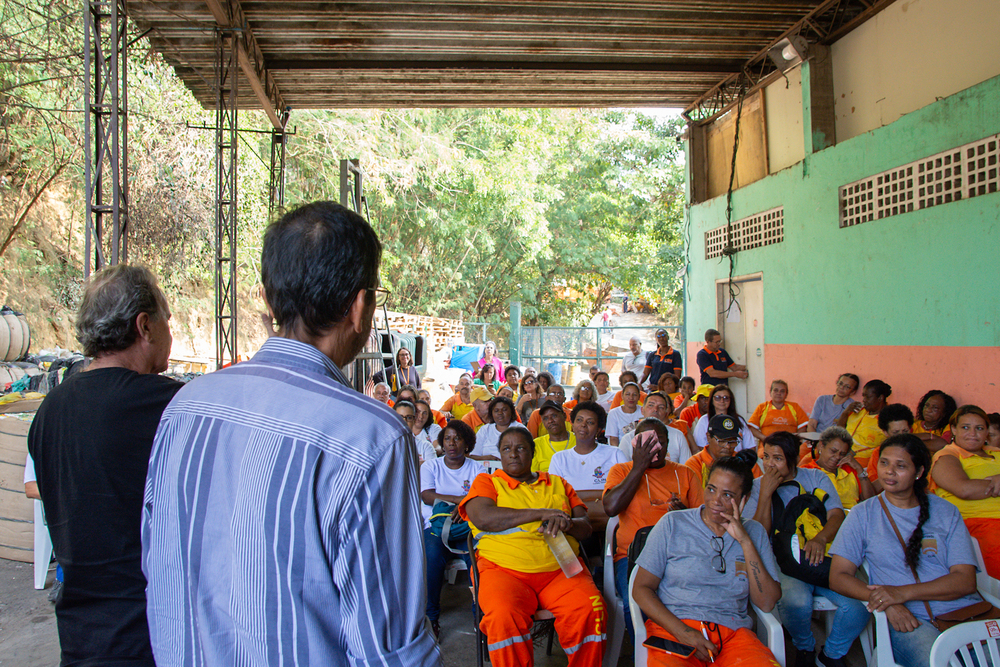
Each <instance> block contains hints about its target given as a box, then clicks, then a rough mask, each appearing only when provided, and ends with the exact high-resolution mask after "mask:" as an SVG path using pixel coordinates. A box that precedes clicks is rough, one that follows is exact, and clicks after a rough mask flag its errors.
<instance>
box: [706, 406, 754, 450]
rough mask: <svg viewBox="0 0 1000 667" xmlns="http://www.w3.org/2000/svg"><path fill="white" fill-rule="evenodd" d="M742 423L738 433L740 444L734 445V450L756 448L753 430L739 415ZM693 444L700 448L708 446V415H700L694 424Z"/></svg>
mask: <svg viewBox="0 0 1000 667" xmlns="http://www.w3.org/2000/svg"><path fill="white" fill-rule="evenodd" d="M740 421H741V422H742V423H743V431H742V433H740V444H739V445H737V446H736V451H738V452H742V451H743V450H744V449H757V438H755V437H753V431H751V430H750V427H749V426H747V422H746V420H745V419H743V417H740ZM692 433H693V434H694V444H696V445H698V446H699V447H701V448H702V449H704V448H705V447H708V415H702V416H701V417H700V418H699V419H698V421H697V422H695V424H694V430H693V431H692Z"/></svg>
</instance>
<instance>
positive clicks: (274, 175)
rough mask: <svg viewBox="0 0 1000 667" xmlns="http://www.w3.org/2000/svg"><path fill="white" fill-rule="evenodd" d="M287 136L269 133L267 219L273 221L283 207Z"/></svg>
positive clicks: (280, 132)
mask: <svg viewBox="0 0 1000 667" xmlns="http://www.w3.org/2000/svg"><path fill="white" fill-rule="evenodd" d="M282 121H283V122H285V123H287V122H288V113H287V112H286V113H285V114H284V115H283V116H282ZM287 143H288V134H287V133H286V132H285V131H284V130H272V131H271V171H270V179H269V182H268V186H267V192H268V201H267V213H268V219H270V220H273V219H274V217H275V213H276V212H278V211H280V210H281V209H283V208H284V207H285V146H286V145H287Z"/></svg>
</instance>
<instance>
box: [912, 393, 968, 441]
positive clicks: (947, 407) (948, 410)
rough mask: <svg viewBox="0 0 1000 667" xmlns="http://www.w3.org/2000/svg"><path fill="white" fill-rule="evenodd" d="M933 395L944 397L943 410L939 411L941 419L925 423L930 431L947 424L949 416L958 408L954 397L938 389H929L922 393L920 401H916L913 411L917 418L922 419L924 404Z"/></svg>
mask: <svg viewBox="0 0 1000 667" xmlns="http://www.w3.org/2000/svg"><path fill="white" fill-rule="evenodd" d="M935 396H940V397H941V398H943V399H944V411H943V412H942V413H941V419H939V420H938V422H937V423H936V424H927V427H928V428H930V429H931V430H932V431H933V430H936V429H939V428H943V427H945V426H947V425H948V422H950V421H951V416H952V415H953V414H955V410H957V409H958V404H957V403H955V399H954V398H952V397H951V396H949V395H948V394H946V393H944V392H943V391H941V390H940V389H931V390H930V391H929V392H927V393H926V394H924V395H923V396H922V397H921V398H920V402H919V403H917V411H916V412H915V413H914V414H915V415H916V418H917V419H919V420H920V421H923V419H924V404H925V403H927V401H928V400H929V399H932V398H934V397H935Z"/></svg>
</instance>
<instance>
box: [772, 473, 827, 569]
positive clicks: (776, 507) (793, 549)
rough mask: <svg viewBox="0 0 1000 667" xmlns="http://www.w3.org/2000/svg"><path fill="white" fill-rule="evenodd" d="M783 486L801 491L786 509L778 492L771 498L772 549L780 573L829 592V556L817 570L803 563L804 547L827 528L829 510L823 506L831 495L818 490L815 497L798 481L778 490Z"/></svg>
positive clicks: (815, 490)
mask: <svg viewBox="0 0 1000 667" xmlns="http://www.w3.org/2000/svg"><path fill="white" fill-rule="evenodd" d="M782 486H796V487H798V489H799V495H797V496H795V497H794V498H792V499H791V500H790V501H788V505H787V506H786V505H785V504H784V502H783V501H782V500H781V498H780V497H779V496H778V492H777V490H775V492H774V495H772V496H771V531H772V537H771V547H772V548H773V550H774V559H775V560H776V561H777V562H778V567H780V568H781V571H782V572H784V573H785V574H787V575H788V576H790V577H794V578H795V579H798V580H799V581H804V582H805V583H807V584H812V585H814V586H820V587H821V588H829V587H830V563H831V558H830V556H829V555H827V556H825V557H824V558H823V562H822V563H820V564H819V565H817V566H815V567H814V566H812V565H810V564H809V563H808V561H807V562H804V563H803V562H802V560H804V558H803V555H802V548H801V547H802V545H804V544H805V543H806V542H808V541H809V540H811V539H812V538H814V537H816V535H817V534H818V533H819V532H820V531H822V530H823V527H824V526H825V525H826V506H825V505H824V504H823V503H824V502H826V499H827V498H828V497H829V495H830V494H828V493H827V492H826V491H824V490H823V489H820V488H818V487H817V488H816V489H814V490H813V492H812V493H807V492H806V490H805V489H804V488H803V487H802V485H801V484H799V483H798V482H796V481H791V482H785V483H784V484H781V485H780V486H779V487H778V489H780V488H781V487H782ZM826 551H827V554H829V551H830V545H827V547H826Z"/></svg>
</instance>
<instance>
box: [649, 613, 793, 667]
mask: <svg viewBox="0 0 1000 667" xmlns="http://www.w3.org/2000/svg"><path fill="white" fill-rule="evenodd" d="M680 620H681V622H682V623H683V624H684V625H687V626H689V627H692V628H694V629H695V630H697V631H698V632H701V628H702V625H701V622H699V621H693V620H691V619H688V618H682V619H680ZM646 634H647V635H648V636H650V637H662V638H664V639H670V640H672V641H677V638H676V637H674V636H673V635H672V634H670V633H669V632H667V631H666V630H664V629H663V628H661V627H660V626H659V625H657V624H656V623H655V622H654V621H652V620H647V621H646ZM708 637H709V640H711V642H712V643H713V644H715V645H716V646H720V647H721V649H722V650H721V651H720V652H719V654H718V655H716V656H713V658H714V659H713V660H712V661H711V662H704V661H702V660H699V659H698V658H696V657H695V656H693V655H692V656H691V657H690V658H682V657H680V656H677V655H673V654H671V653H665V652H664V651H658V650H656V649H649V654H648V656H649V657H648V662H647V664H648V665H650V667H708V666H711V667H778V662H777V661H776V660H775V659H774V654H772V653H771V651H769V650H768V648H767V647H766V646H764V645H763V644H761V643H760V640H759V639H757V636H756V635H755V634H754V633H753V632H751V631H750V630H747V629H746V628H739V629H737V630H732V629H730V628H727V627H725V626H724V625H715V624H714V623H713V624H712V629H711V632H709V635H708ZM681 643H682V644H683V643H684V642H681Z"/></svg>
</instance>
